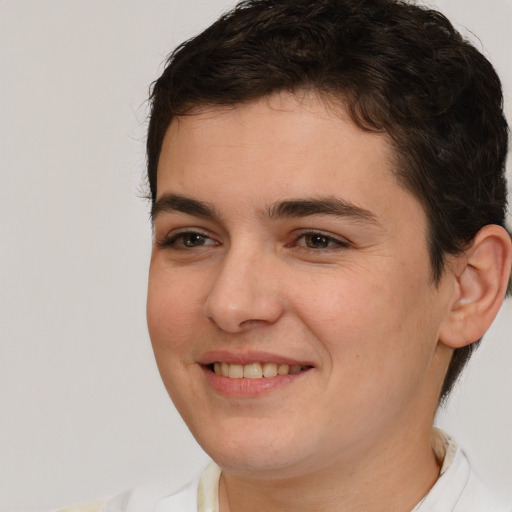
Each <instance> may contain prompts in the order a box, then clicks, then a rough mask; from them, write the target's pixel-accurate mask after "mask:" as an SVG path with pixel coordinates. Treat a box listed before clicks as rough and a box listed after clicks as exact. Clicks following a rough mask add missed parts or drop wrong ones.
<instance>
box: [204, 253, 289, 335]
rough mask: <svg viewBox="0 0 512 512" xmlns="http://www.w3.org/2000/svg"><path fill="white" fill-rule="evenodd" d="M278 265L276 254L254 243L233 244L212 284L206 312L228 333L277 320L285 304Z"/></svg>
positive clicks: (205, 306)
mask: <svg viewBox="0 0 512 512" xmlns="http://www.w3.org/2000/svg"><path fill="white" fill-rule="evenodd" d="M275 265H276V262H275V261H273V258H272V254H271V253H269V252H268V251H264V250H262V249H261V248H260V247H256V246H255V245H254V244H249V243H246V244H243V243H239V244H237V245H232V246H231V247H230V249H229V250H228V252H227V254H226V256H225V257H224V259H223V261H222V263H221V264H220V265H219V270H218V272H217V274H216V275H215V278H214V280H213V282H212V284H211V288H210V291H209V294H208V296H207V298H206V302H205V305H204V314H205V315H206V316H207V317H208V318H210V319H211V320H212V321H213V322H215V323H216V324H217V325H218V327H220V328H221V329H223V330H225V331H228V332H238V331H241V330H244V329H246V328H248V327H249V326H254V325H256V324H271V323H274V322H275V321H277V319H278V318H279V317H280V315H281V313H282V303H281V297H280V294H279V287H278V286H277V285H278V283H277V280H276V268H275Z"/></svg>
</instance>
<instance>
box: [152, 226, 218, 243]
mask: <svg viewBox="0 0 512 512" xmlns="http://www.w3.org/2000/svg"><path fill="white" fill-rule="evenodd" d="M184 235H201V236H204V237H205V238H208V239H210V240H212V241H213V242H215V244H219V242H218V241H217V240H216V239H215V238H214V237H213V236H212V235H211V233H209V232H208V231H206V230H204V229H201V228H196V227H186V228H177V229H173V230H171V231H169V232H168V233H167V234H166V235H165V236H163V237H155V243H156V244H157V245H158V246H160V247H169V246H171V245H173V244H174V242H176V241H177V240H178V239H179V237H180V236H184ZM208 245H213V244H208Z"/></svg>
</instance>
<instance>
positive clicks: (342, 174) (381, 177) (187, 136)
mask: <svg viewBox="0 0 512 512" xmlns="http://www.w3.org/2000/svg"><path fill="white" fill-rule="evenodd" d="M395 162H396V158H395V153H394V150H393V147H392V145H391V143H390V141H389V139H388V137H387V135H386V134H382V133H373V132H369V131H363V130H361V129H360V128H358V127H357V126H356V125H355V124H354V123H353V122H352V121H351V120H350V118H349V116H348V114H347V113H346V111H345V110H344V109H343V108H342V107H341V106H340V105H339V104H338V105H335V104H334V103H333V102H328V101H325V99H324V98H321V97H319V96H318V95H316V94H307V93H304V94H302V95H300V96H298V95H297V94H291V93H280V94H276V95H272V96H270V97H266V98H262V99H259V100H257V101H253V102H248V103H243V104H241V105H237V106H234V107H205V108H202V109H196V110H195V111H193V112H192V113H191V115H187V116H183V117H180V118H176V119H175V120H174V121H173V122H172V123H171V126H170V127H169V129H168V131H167V134H166V136H165V139H164V143H163V147H162V152H161V155H160V161H159V165H158V177H157V199H158V197H160V196H161V195H162V194H168V193H174V194H180V195H187V196H193V197H195V198H198V199H200V200H204V201H208V202H212V201H213V202H216V203H218V204H219V207H221V206H224V207H226V208H228V209H229V208H233V207H235V206H236V207H238V208H239V207H240V206H243V208H244V209H249V208H251V207H254V208H260V209H261V208H262V207H265V206H266V205H270V204H274V203H275V202H277V201H280V200H286V199H287V198H301V197H305V196H308V197H314V196H322V197H326V196H336V197H339V198H341V199H343V200H345V201H349V202H351V203H353V204H355V205H357V206H359V207H362V208H365V209H368V210H374V209H375V210H376V214H377V215H378V214H379V209H381V210H382V213H386V211H387V210H390V211H392V210H393V209H397V210H400V209H401V207H402V202H403V201H404V200H407V201H413V202H414V203H415V206H419V204H418V203H417V202H416V201H414V198H412V196H411V195H410V194H409V193H408V192H407V191H406V190H405V189H404V188H403V187H402V186H401V185H400V183H399V181H398V179H397V178H396V173H395V168H396V163H395Z"/></svg>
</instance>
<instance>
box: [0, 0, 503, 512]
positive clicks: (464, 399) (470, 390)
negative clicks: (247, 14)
mask: <svg viewBox="0 0 512 512" xmlns="http://www.w3.org/2000/svg"><path fill="white" fill-rule="evenodd" d="M232 4H233V2H231V1H228V0H165V1H164V0H87V1H85V0H82V1H81V0H0V140H1V142H0V173H1V181H0V248H1V250H0V510H2V511H12V512H21V511H23V512H26V511H36V510H41V511H42V510H50V509H52V508H55V507H58V506H63V505H65V504H71V503H74V502H78V501H81V500H85V499H91V498H98V497H102V496H108V495H111V494H113V493H117V492H120V491H122V490H123V489H125V488H127V487H130V486H132V485H134V484H135V483H138V482H142V481H146V480H149V479H151V478H152V477H153V476H154V475H156V474H158V473H162V472H163V473H165V474H166V475H168V478H173V479H179V480H185V479H186V478H187V477H188V476H189V475H191V474H193V473H194V472H196V471H197V470H198V468H200V467H201V466H202V465H203V464H204V462H205V460H206V456H205V454H203V453H202V451H201V450H200V449H199V448H198V447H197V446H196V445H195V443H194V441H193V439H192V438H191V436H190V434H189V433H188V431H187V429H186V427H185V426H184V425H183V423H182V421H181V419H180V418H179V416H178V414H177V413H176V412H175V410H174V408H173V406H172V404H171V403H170V401H169V399H168V398H167V396H166V393H165V391H164V389H163V385H162V384H161V383H160V379H159V376H158V374H157V370H156V367H155V364H154V361H153V356H152V352H151V349H150V343H149V339H148V335H147V333H146V324H145V293H146V276H147V267H148V260H149V254H150V244H151V228H150V223H149V221H148V211H149V208H148V204H147V202H146V201H145V200H144V199H142V198H141V196H142V195H143V194H144V186H143V185H144V180H143V171H144V163H145V156H144V131H145V128H146V124H145V123H146V115H147V105H146V103H145V101H146V97H147V93H148V87H149V84H150V83H151V82H152V81H153V80H154V79H155V78H156V77H157V76H158V74H159V72H161V71H162V69H163V68H162V62H163V60H164V58H165V56H166V55H167V54H168V53H169V51H170V50H171V49H172V48H173V47H174V46H176V45H177V44H178V43H180V42H181V41H182V40H183V39H185V38H187V37H189V36H191V35H193V34H195V33H197V32H198V31H200V30H201V29H202V28H204V27H205V26H206V25H207V24H209V23H210V22H212V21H213V20H214V19H215V18H216V17H217V16H218V15H219V14H220V13H222V12H223V11H225V10H226V9H227V8H228V7H229V6H230V5H232ZM431 4H432V5H438V6H439V7H440V9H441V10H442V11H444V12H445V13H446V14H447V15H448V17H449V18H450V19H452V21H453V22H455V23H456V25H457V26H458V27H459V28H461V29H462V30H463V31H464V32H465V33H466V34H468V36H470V37H474V36H473V35H472V33H475V34H477V35H478V37H479V38H480V39H479V40H478V39H475V40H476V42H477V45H478V46H479V47H480V48H483V51H484V52H485V54H486V55H487V56H488V57H489V58H490V59H491V61H492V62H493V63H494V64H495V66H496V67H497V68H498V70H499V72H500V74H501V76H502V79H503V82H504V85H505V89H506V95H507V101H508V103H507V112H508V115H509V119H510V118H511V116H510V112H511V110H510V106H511V103H512V101H511V100H512V60H511V58H510V51H511V49H512V37H511V28H512V2H511V1H510V0H493V1H492V2H483V1H482V0H443V1H441V0H439V1H438V2H432V3H431ZM511 331H512V306H511V303H510V302H509V303H508V304H507V305H506V306H505V307H504V308H503V309H502V311H501V313H500V315H499V317H498V320H497V322H496V324H495V326H494V327H493V329H492V331H491V332H490V333H489V334H488V336H487V337H486V338H485V341H484V344H483V346H482V347H481V349H479V351H478V353H477V355H476V356H475V358H474V360H473V361H472V364H471V365H470V368H469V369H468V371H467V372H466V373H465V374H464V377H463V379H462V381H461V383H460V384H461V385H460V386H459V387H458V388H457V390H456V392H455V394H454V396H453V399H452V400H451V401H450V403H449V404H448V407H447V408H446V410H445V411H442V412H441V413H440V415H439V418H438V422H439V424H441V425H442V426H444V427H445V428H446V429H447V430H448V431H449V432H451V433H452V434H453V436H454V437H455V438H456V439H457V440H458V441H459V442H460V443H461V444H462V445H464V446H465V447H466V450H467V452H468V453H469V456H470V458H471V459H472V460H473V462H474V464H475V467H477V468H478V470H479V471H480V473H481V474H482V476H483V478H484V479H485V480H487V481H488V482H489V484H490V485H491V486H494V487H496V488H497V489H499V490H501V491H502V492H503V493H505V494H507V495H508V496H509V498H510V500H511V501H512V487H511V486H510V482H511V481H512V436H511V434H510V433H511V432H512V371H511V368H512V343H511V338H512V334H511Z"/></svg>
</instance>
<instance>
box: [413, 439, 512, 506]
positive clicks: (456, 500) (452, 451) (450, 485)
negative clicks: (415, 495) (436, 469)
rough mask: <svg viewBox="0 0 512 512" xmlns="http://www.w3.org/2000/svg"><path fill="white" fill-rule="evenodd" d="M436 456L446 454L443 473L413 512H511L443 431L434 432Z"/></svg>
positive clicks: (444, 455)
mask: <svg viewBox="0 0 512 512" xmlns="http://www.w3.org/2000/svg"><path fill="white" fill-rule="evenodd" d="M433 434H434V438H435V439H434V441H435V442H434V443H433V444H432V446H433V448H434V451H435V452H436V454H440V453H441V452H442V454H443V457H442V458H443V459H444V460H443V465H442V468H441V474H440V476H439V478H438V480H437V482H436V483H435V484H434V486H433V487H432V489H431V490H430V492H429V493H428V494H427V495H426V496H425V497H424V498H423V499H422V500H421V501H420V503H418V505H417V506H416V507H415V508H414V511H413V512H512V504H510V503H509V504H506V503H504V502H503V501H500V499H499V498H498V497H497V496H496V495H495V494H494V492H493V491H492V490H490V489H489V488H488V487H487V486H486V485H485V484H484V483H483V481H482V480H481V479H480V478H479V477H478V475H477V472H476V471H475V470H474V468H472V467H471V465H470V463H469V461H468V458H467V457H466V454H465V453H464V451H463V450H462V449H461V448H460V447H459V446H457V444H456V443H455V441H454V440H453V439H452V438H450V436H448V435H447V434H445V433H444V432H442V431H440V430H438V429H435V431H434V432H433Z"/></svg>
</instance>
